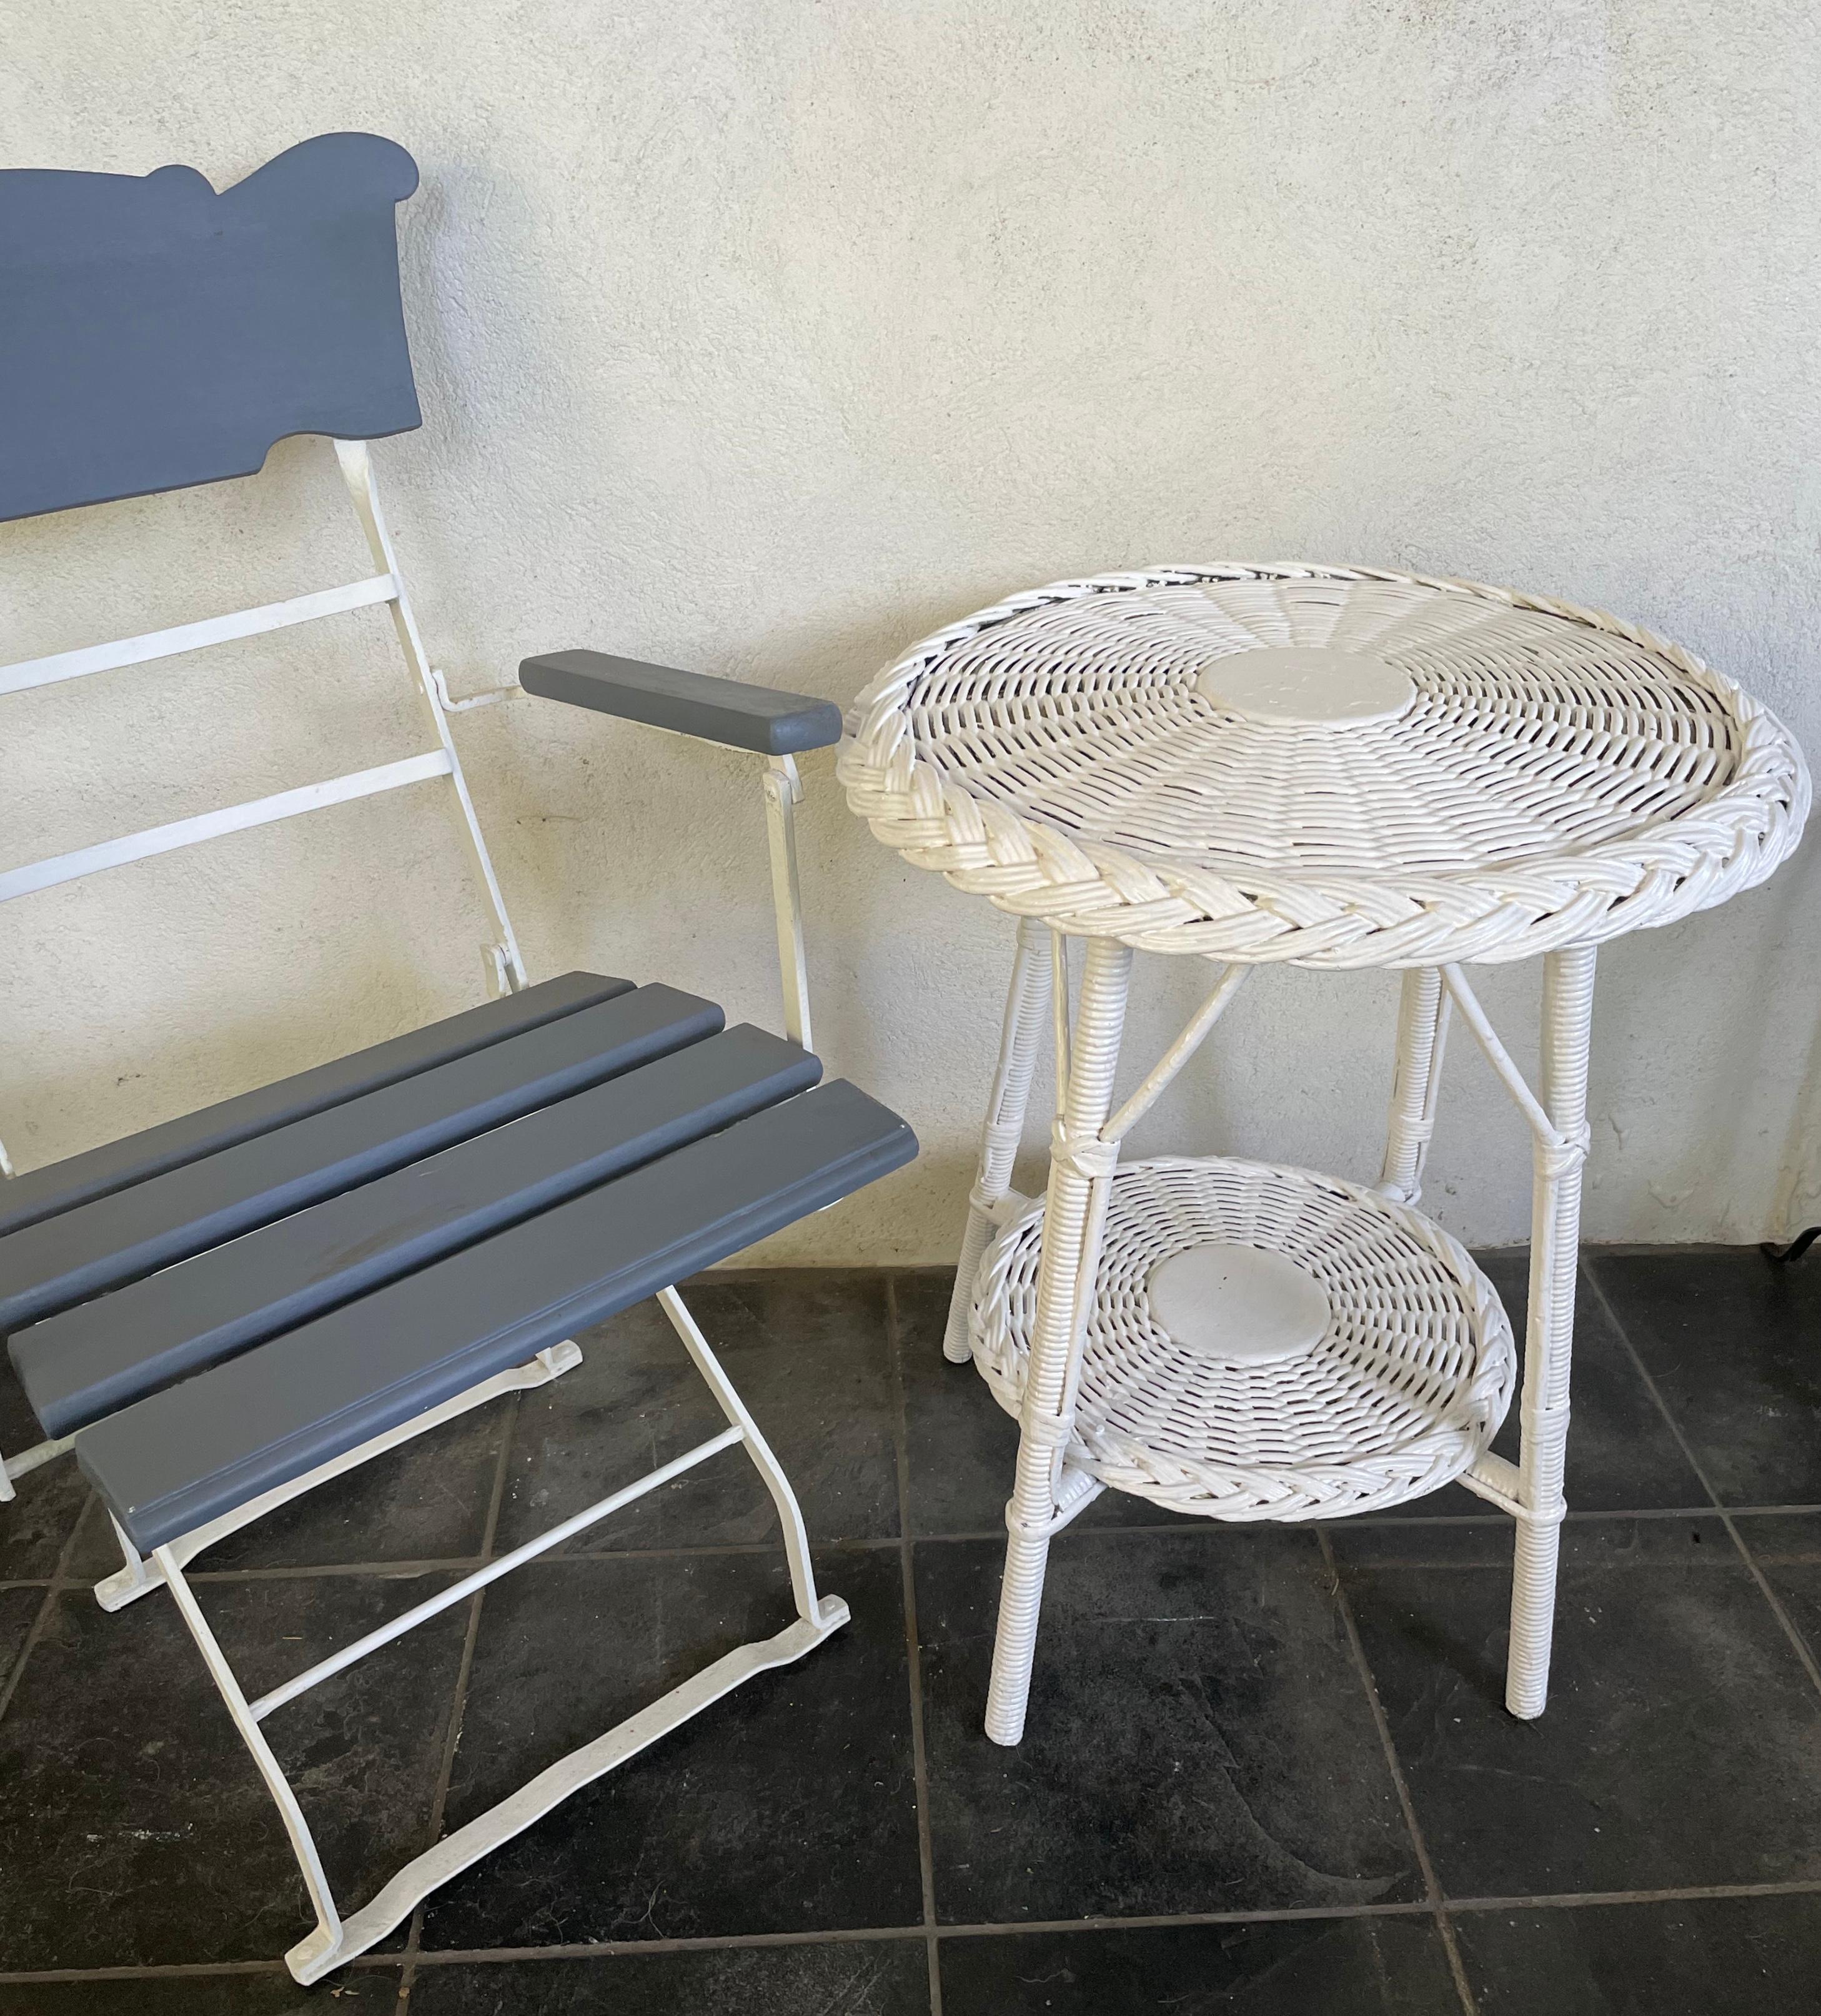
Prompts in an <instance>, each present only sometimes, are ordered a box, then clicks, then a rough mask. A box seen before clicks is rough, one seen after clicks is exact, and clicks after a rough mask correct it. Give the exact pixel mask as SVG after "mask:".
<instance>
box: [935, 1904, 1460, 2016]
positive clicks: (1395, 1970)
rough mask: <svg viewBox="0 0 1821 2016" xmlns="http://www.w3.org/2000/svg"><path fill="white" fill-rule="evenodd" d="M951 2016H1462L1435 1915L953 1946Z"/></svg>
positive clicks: (946, 1954) (947, 1964) (1051, 1935)
mask: <svg viewBox="0 0 1821 2016" xmlns="http://www.w3.org/2000/svg"><path fill="white" fill-rule="evenodd" d="M941 1956H942V2008H943V2012H944V2016H1019V2012H1020V2011H1031V2012H1033V2016H1035V2013H1036V2012H1038V2011H1043V2012H1045V2016H1127V2012H1128V2011H1129V2012H1131V2016H1139V2011H1145V2012H1146V2016H1149V2012H1150V2011H1157V2012H1159V2016H1164V2012H1168V2016H1215V2011H1218V2010H1231V2011H1244V2012H1245V2016H1314V2012H1316V2011H1319V2012H1320V2016H1459V2012H1460V1999H1459V1996H1458V1995H1457V1994H1456V1991H1455V1986H1454V1981H1453V1977H1452V1975H1451V1974H1450V1972H1449V1964H1448V1957H1447V1954H1446V1953H1445V1951H1444V1950H1443V1948H1442V1944H1441V1936H1440V1935H1439V1934H1438V1932H1437V1931H1436V1929H1435V1926H1434V1921H1432V1920H1431V1919H1430V1918H1428V1917H1373V1918H1313V1919H1311V1918H1305V1919H1300V1920H1295V1921H1290V1922H1284V1921H1277V1922H1276V1923H1267V1924H1242V1925H1181V1926H1169V1927H1166V1928H1157V1929H1154V1930H1149V1929H1147V1930H1145V1931H1092V1932H1087V1931H1082V1932H1022V1933H1019V1934H1017V1935H1016V1936H1011V1937H1008V1936H1007V1935H1005V1934H1003V1933H999V1934H995V1935H992V1936H991V1937H983V1938H973V1939H945V1940H944V1941H943V1942H942V1945H941Z"/></svg>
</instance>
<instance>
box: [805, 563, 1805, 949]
mask: <svg viewBox="0 0 1821 2016" xmlns="http://www.w3.org/2000/svg"><path fill="white" fill-rule="evenodd" d="M1229 581H1336V582H1382V583H1389V584H1395V585H1399V586H1405V587H1410V588H1419V589H1430V590H1433V591H1434V592H1436V593H1438V594H1441V595H1447V596H1470V597H1477V598H1479V599H1481V600H1483V601H1485V602H1487V603H1492V604H1495V605H1498V606H1499V607H1504V608H1507V609H1516V610H1533V611H1535V612H1537V613H1538V614H1541V615H1545V616H1549V617H1557V618H1559V619H1560V620H1562V621H1565V622H1569V623H1574V624H1579V625H1584V626H1585V627H1586V628H1589V629H1590V630H1593V631H1596V632H1603V633H1605V634H1607V635H1611V636H1614V637H1616V638H1618V639H1622V640H1623V641H1624V642H1625V643H1628V644H1631V645H1634V646H1637V647H1638V648H1639V650H1643V651H1646V652H1648V653H1650V654H1651V655H1652V656H1653V657H1657V658H1658V659H1660V660H1661V661H1662V662H1663V663H1664V664H1666V665H1668V666H1671V667H1673V668H1675V671H1678V672H1679V673H1681V674H1682V675H1684V676H1685V677H1686V678H1687V679H1689V680H1690V681H1691V682H1693V683H1695V684H1696V685H1697V686H1700V687H1701V688H1703V689H1705V690H1706V691H1707V692H1708V693H1711V694H1712V695H1713V696H1714V697H1715V699H1716V700H1718V701H1719V702H1721V704H1722V705H1723V706H1724V707H1725V708H1726V711H1727V712H1728V713H1729V715H1730V716H1731V718H1732V719H1733V722H1734V723H1735V724H1736V727H1737V729H1738V730H1739V733H1740V756H1739V761H1738V762H1737V765H1736V769H1735V774H1734V776H1733V778H1732V779H1731V780H1730V781H1729V783H1727V784H1726V786H1725V787H1722V789H1721V790H1719V791H1718V792H1717V793H1715V794H1713V796H1712V797H1711V799H1710V800H1709V801H1708V803H1706V804H1705V805H1703V806H1702V807H1701V808H1700V810H1699V811H1698V812H1692V813H1685V814H1683V815H1680V816H1679V817H1678V818H1676V819H1672V820H1670V821H1667V822H1665V823H1664V824H1663V825H1662V826H1660V827H1658V828H1657V829H1655V830H1645V831H1643V832H1640V833H1635V834H1630V835H1627V836H1626V837H1624V838H1623V839H1622V840H1618V841H1608V842H1606V843H1604V844H1596V845H1594V846H1592V847H1589V848H1587V849H1585V851H1581V852H1578V853H1576V854H1574V855H1571V856H1569V857H1567V858H1565V859H1563V860H1562V861H1560V862H1547V863H1542V864H1532V863H1528V862H1524V863H1519V864H1516V865H1515V866H1513V867H1512V868H1511V869H1508V870H1506V871H1503V872H1487V871H1481V872H1479V873H1449V874H1445V875H1432V876H1423V875H1420V874H1407V875H1400V876H1399V877H1397V878H1396V880H1395V883H1393V882H1391V881H1389V880H1378V879H1377V878H1374V877H1369V876H1364V875H1353V876H1348V877H1334V878H1331V879H1327V878H1317V877H1308V876H1303V875H1299V876H1297V877H1294V878H1286V877H1274V876H1272V875H1270V874H1268V873H1258V874H1255V875H1247V877H1245V878H1244V880H1239V879H1236V878H1234V877H1226V876H1222V875H1218V874H1215V873H1210V872H1209V871H1207V870H1206V869H1198V868H1196V867H1193V866H1188V865H1178V864H1175V863H1171V862H1160V861H1157V860H1156V859H1150V858H1147V857H1146V856H1143V855H1138V854H1135V853H1132V852H1128V851H1125V850H1124V849H1122V848H1116V847H1113V846H1110V845H1108V844H1104V843H1102V842H1096V841H1084V840H1078V839H1075V838H1074V837H1071V836H1070V835H1069V834H1067V833H1063V832H1062V831H1060V830H1058V829H1057V828H1056V827H1055V826H1047V825H1044V824H1042V823H1037V822H1035V821H1031V820H1027V819H1022V818H1020V817H1019V816H1018V815H1017V814H1016V813H1015V812H1011V811H1010V810H1009V809H1008V808H1005V807H1003V806H1001V805H995V804H994V803H992V802H991V801H988V800H984V799H982V798H981V797H977V796H975V795H973V794H970V792H968V791H967V790H966V789H964V788H963V787H961V786H959V784H957V783H955V782H954V781H953V780H952V779H950V778H948V777H947V776H945V775H944V774H943V772H941V770H940V769H938V768H937V765H934V763H932V762H930V761H928V759H927V758H924V757H922V756H920V755H919V754H917V752H916V747H915V737H914V736H913V734H912V729H911V725H910V722H909V715H908V710H907V707H906V704H905V703H906V696H907V694H908V693H909V691H910V689H911V688H912V686H914V685H915V684H916V682H917V681H918V680H919V679H922V678H923V676H924V675H926V674H927V672H928V671H930V668H931V667H932V666H934V665H935V664H937V663H938V662H939V661H941V659H942V658H944V657H945V656H946V655H947V654H948V653H949V652H951V651H952V650H954V649H955V646H957V645H959V644H960V643H964V642H966V640H968V639H972V638H974V637H976V636H977V635H980V634H981V632H984V631H987V630H988V629H991V628H994V627H995V626H996V625H1001V624H1004V623H1006V622H1009V621H1013V619H1015V618H1017V617H1020V616H1024V615H1027V614H1030V613H1031V611H1033V610H1040V609H1043V608H1045V607H1049V606H1052V605H1054V604H1056V603H1064V602H1069V601H1073V600H1077V599H1080V598H1081V597H1084V596H1102V595H1110V594H1117V593H1120V592H1128V591H1131V590H1135V589H1152V588H1169V587H1183V586H1193V585H1198V584H1200V583H1204V582H1229ZM837 775H838V776H839V777H840V781H841V783H842V784H843V786H844V788H845V790H846V792H847V795H848V803H849V805H850V806H851V808H852V809H853V810H854V811H855V812H856V813H858V815H860V816H861V817H862V818H863V819H866V822H867V823H868V825H869V826H870V828H871V829H872V831H873V834H874V836H875V837H876V838H877V839H878V840H879V841H881V842H882V843H883V844H884V845H885V846H887V847H889V848H892V849H893V850H894V851H895V852H897V853H899V854H901V855H903V857H904V858H905V859H906V860H907V861H909V862H911V863H912V865H913V866H916V867H919V868H925V869H931V870H933V871H934V872H935V873H939V874H941V875H942V876H944V877H946V879H947V880H948V881H950V882H951V883H952V884H954V886H955V887H957V888H959V889H961V890H963V891H966V892H967V893H969V894H970V895H983V896H984V897H986V898H988V901H990V902H992V903H994V904H995V905H997V906H998V907H999V909H1002V910H1005V911H1007V912H1009V913H1010V914H1012V915H1013V916H1019V917H1031V918H1035V919H1036V920H1038V922H1040V923H1044V924H1046V925H1049V926H1051V927H1053V928H1054V929H1056V930H1058V931H1064V932H1067V933H1069V934H1071V935H1075V936H1081V937H1090V938H1091V937H1109V938H1117V939H1119V940H1121V941H1122V942H1124V943H1125V944H1128V945H1132V947H1133V948H1134V949H1136V950H1139V951H1141V952H1168V953H1175V954H1191V955H1194V956H1200V957H1202V958H1206V959H1233V960H1243V961H1245V962H1247V963H1261V964H1262V963H1294V964H1298V965H1306V966H1315V967H1328V968H1331V969H1342V970H1351V969H1358V968H1361V967H1426V966H1439V965H1445V964H1450V963H1463V962H1476V963H1502V962H1508V961H1510V960H1514V959H1528V958H1531V957H1534V956H1536V955H1537V954H1538V953H1540V952H1551V951H1555V950H1557V949H1560V948H1562V947H1564V946H1567V945H1594V944H1599V943H1602V942H1603V941H1606V940H1607V939H1609V938H1616V937H1618V936H1621V935H1622V934H1624V933H1625V932H1628V931H1637V930H1642V929H1645V928H1647V927H1652V926H1655V925H1659V924H1664V923H1672V922H1673V921H1675V920H1677V919H1679V918H1681V917H1683V916H1688V915H1690V913H1693V912H1694V911H1697V910H1700V909H1708V908H1710V907H1711V906H1712V905H1715V904H1717V903H1721V902H1726V900H1727V899H1728V898H1729V897H1732V896H1734V895H1738V894H1739V893H1740V891H1744V890H1745V889H1748V888H1751V887H1754V886H1755V885H1756V884H1758V883H1760V882H1762V881H1763V880H1765V879H1766V877H1769V875H1771V874H1772V873H1774V872H1775V870H1776V868H1777V867H1778V866H1780V864H1781V863H1782V862H1783V860H1784V859H1787V856H1788V855H1789V854H1790V851H1792V850H1793V849H1794V846H1795V845H1796V843H1797V841H1798V840H1799V839H1800V838H1801V832H1802V827H1803V825H1804V823H1805V820H1806V818H1807V816H1808V808H1809V802H1810V795H1811V786H1810V781H1809V776H1808V768H1807V765H1806V764H1805V762H1804V761H1803V758H1802V755H1801V751H1800V749H1799V748H1798V746H1797V744H1796V743H1795V740H1794V738H1793V736H1790V733H1789V731H1788V730H1787V728H1785V727H1784V725H1783V723H1782V722H1780V721H1779V720H1778V719H1777V718H1776V716H1775V715H1772V713H1770V711H1769V710H1768V709H1767V708H1765V707H1763V706H1762V704H1760V703H1758V701H1756V700H1753V699H1751V697H1750V696H1749V695H1747V694H1746V693H1744V692H1743V691H1742V689H1740V687H1739V686H1737V685H1736V683H1735V682H1733V681H1732V680H1731V679H1728V678H1726V676H1725V675H1724V674H1722V673H1719V672H1716V671H1714V670H1712V669H1711V668H1710V667H1709V666H1708V665H1707V664H1705V663H1704V662H1703V661H1701V660H1700V659H1699V658H1697V657H1695V656H1694V654H1693V653H1691V652H1690V651H1687V650H1684V649H1683V648H1682V646H1679V645H1676V644H1673V643H1670V642H1668V640H1667V639H1664V638H1661V637H1659V636H1657V635H1656V634H1655V633H1654V632H1651V631H1650V630H1647V629H1646V628H1643V626H1642V625H1637V624H1633V623H1628V622H1625V621H1621V619H1620V618H1618V617H1614V616H1611V615H1608V614H1606V613H1604V612H1603V611H1601V610H1589V609H1583V608H1581V607H1578V606H1576V605H1575V604H1574V603H1565V602H1560V601H1553V600H1550V599H1547V598H1546V597H1542V596H1530V595H1525V594H1523V593H1521V592H1519V591H1517V590H1516V589H1504V588H1495V587H1491V586H1488V585H1485V584H1484V583H1481V582H1477V581H1461V580H1456V579H1452V578H1447V577H1445V576H1440V575H1430V574H1411V573H1405V572H1401V571H1397V570H1395V569H1391V568H1384V567H1326V566H1318V565H1314V564H1310V563H1239V562H1214V563H1207V564H1206V565H1201V566H1193V567H1189V566H1182V567H1147V568H1143V569H1138V570H1134V571H1127V572H1121V573H1113V574H1095V575H1089V576H1084V577H1082V578H1079V579H1074V580H1067V581H1053V582H1050V583H1049V584H1048V585H1045V586H1044V587H1042V588H1036V589H1028V590H1027V591H1025V592H1023V593H1020V594H1018V595H1015V596H1008V597H1007V598H1006V599H1005V600H1003V601H1002V602H999V603H995V604H994V605H993V606H992V607H991V608H988V609H984V610H980V611H978V612H977V613H976V614H973V615H972V616H970V617H965V618H963V619H962V620H961V621H959V622H955V623H952V624H950V625H947V626H946V627H945V628H943V629H941V630H939V631H937V632H934V633H933V634H932V635H930V636H929V637H927V638H925V639H923V640H922V641H921V642H920V643H917V644H916V645H914V646H912V648H911V649H910V650H909V651H907V652H906V653H904V654H903V655H902V657H899V658H898V659H897V660H896V661H894V663H893V664H891V665H890V666H889V667H887V668H886V669H885V671H883V672H881V673H880V675H879V676H878V677H877V678H876V679H874V680H873V682H872V683H871V684H870V685H869V686H867V687H866V689H865V690H864V691H863V692H862V693H861V694H860V696H859V697H858V699H857V700H855V703H854V705H853V706H852V707H851V708H850V709H849V710H848V739H847V740H846V741H845V742H844V745H843V747H842V750H841V752H840V758H839V760H838V762H837Z"/></svg>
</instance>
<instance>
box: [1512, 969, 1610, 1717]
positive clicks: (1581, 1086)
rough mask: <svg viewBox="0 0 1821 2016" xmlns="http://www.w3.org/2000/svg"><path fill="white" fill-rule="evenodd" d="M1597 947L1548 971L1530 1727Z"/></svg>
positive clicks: (1524, 1555) (1534, 1293)
mask: <svg viewBox="0 0 1821 2016" xmlns="http://www.w3.org/2000/svg"><path fill="white" fill-rule="evenodd" d="M1593 966H1594V953H1593V949H1592V946H1590V945H1585V946H1576V947H1574V948H1571V949H1569V950H1568V951H1566V952H1551V953H1550V954H1549V956H1548V958H1547V959H1546V960H1545V961H1544V964H1543V999H1542V1079H1541V1093H1542V1104H1543V1107H1544V1108H1545V1110H1546V1111H1547V1113H1548V1114H1549V1119H1550V1121H1551V1122H1552V1123H1553V1125H1554V1127H1555V1128H1556V1131H1557V1132H1558V1133H1560V1135H1561V1136H1563V1137H1564V1141H1565V1143H1566V1146H1564V1147H1559V1148H1554V1149H1552V1148H1550V1147H1548V1146H1546V1144H1545V1143H1543V1142H1542V1141H1541V1140H1540V1139H1539V1140H1538V1143H1537V1146H1536V1150H1535V1175H1534V1179H1533V1184H1532V1202H1531V1247H1530V1320H1529V1324H1528V1329H1527V1331H1526V1334H1525V1337H1524V1395H1523V1399H1522V1401H1521V1402H1520V1406H1521V1413H1520V1422H1521V1426H1522V1430H1523V1442H1522V1447H1521V1450H1520V1456H1519V1460H1518V1489H1517V1498H1518V1502H1519V1507H1520V1510H1519V1512H1518V1516H1517V1544H1516V1547H1515V1549H1514V1552H1513V1565H1512V1590H1511V1650H1510V1655H1509V1658H1508V1661H1507V1664H1506V1677H1505V1705H1506V1708H1509V1709H1510V1712H1511V1713H1512V1714H1513V1715H1517V1716H1518V1717H1519V1718H1520V1719H1522V1720H1524V1721H1527V1722H1528V1721H1530V1720H1532V1719H1534V1718H1535V1717H1536V1716H1537V1715H1541V1714H1542V1711H1543V1706H1544V1704H1545V1702H1546V1701H1547V1699H1548V1697H1549V1647H1550V1640H1551V1637H1552V1635H1553V1630H1554V1624H1555V1607H1556V1557H1557V1555H1558V1553H1559V1552H1560V1545H1561V1526H1562V1519H1563V1517H1564V1514H1565V1512H1566V1511H1567V1503H1566V1500H1565V1499H1564V1496H1563V1492H1562V1474H1563V1468H1564V1462H1565V1459H1566V1456H1567V1444H1568V1373H1569V1357H1570V1352H1571V1346H1572V1344H1573V1341H1574V1281H1575V1275H1576V1272H1577V1269H1578V1265H1579V1262H1580V1241H1581V1172H1582V1165H1583V1164H1584V1163H1585V1160H1586V1154H1587V1140H1588V1134H1587V1058H1588V1049H1589V1041H1590V1037H1591V1031H1592V1017H1593Z"/></svg>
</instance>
